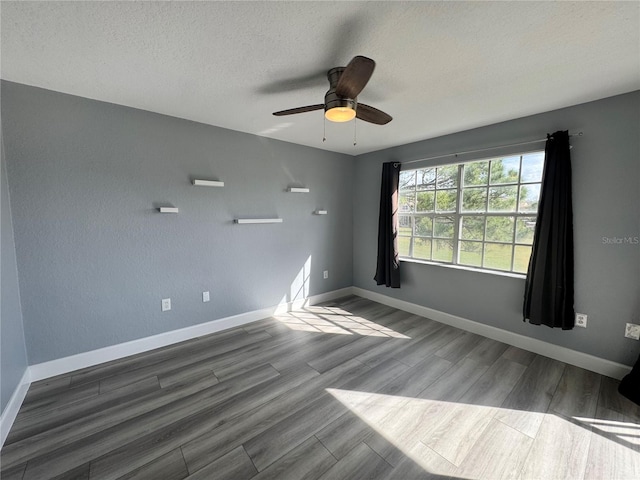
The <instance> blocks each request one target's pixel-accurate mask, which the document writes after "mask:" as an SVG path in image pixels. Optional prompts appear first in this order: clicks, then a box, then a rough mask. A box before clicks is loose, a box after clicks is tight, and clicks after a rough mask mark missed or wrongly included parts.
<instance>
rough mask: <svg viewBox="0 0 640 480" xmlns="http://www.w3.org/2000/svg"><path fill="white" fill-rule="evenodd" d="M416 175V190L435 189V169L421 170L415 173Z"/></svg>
mask: <svg viewBox="0 0 640 480" xmlns="http://www.w3.org/2000/svg"><path fill="white" fill-rule="evenodd" d="M416 174H417V175H418V179H417V188H418V189H422V190H433V189H434V188H436V169H435V168H423V169H421V170H418V171H417V172H416Z"/></svg>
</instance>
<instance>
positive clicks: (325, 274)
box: [322, 270, 329, 280]
mask: <svg viewBox="0 0 640 480" xmlns="http://www.w3.org/2000/svg"><path fill="white" fill-rule="evenodd" d="M322 278H324V279H325V280H326V279H327V278H329V270H325V271H324V272H322Z"/></svg>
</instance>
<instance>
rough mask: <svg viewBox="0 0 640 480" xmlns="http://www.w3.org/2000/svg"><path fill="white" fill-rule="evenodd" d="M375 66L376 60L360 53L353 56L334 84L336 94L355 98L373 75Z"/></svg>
mask: <svg viewBox="0 0 640 480" xmlns="http://www.w3.org/2000/svg"><path fill="white" fill-rule="evenodd" d="M375 67H376V62H374V61H373V60H371V59H370V58H367V57H362V56H360V55H358V56H357V57H353V59H352V60H351V61H350V62H349V65H347V66H346V68H345V69H344V72H342V75H340V80H338V84H337V85H336V95H338V96H340V97H343V98H356V97H357V96H358V94H359V93H360V92H361V91H362V89H363V88H364V87H365V85H366V84H367V82H368V81H369V79H370V78H371V75H373V69H374V68H375Z"/></svg>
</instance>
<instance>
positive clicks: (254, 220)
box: [234, 218, 282, 224]
mask: <svg viewBox="0 0 640 480" xmlns="http://www.w3.org/2000/svg"><path fill="white" fill-rule="evenodd" d="M234 222H235V223H243V224H244V223H282V219H281V218H236V219H235V220H234Z"/></svg>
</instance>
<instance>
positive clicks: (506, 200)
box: [489, 186, 518, 212]
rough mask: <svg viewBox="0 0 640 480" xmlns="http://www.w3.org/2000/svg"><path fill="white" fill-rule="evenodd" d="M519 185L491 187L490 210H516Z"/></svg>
mask: <svg viewBox="0 0 640 480" xmlns="http://www.w3.org/2000/svg"><path fill="white" fill-rule="evenodd" d="M517 196H518V189H517V187H515V186H513V187H490V188H489V211H490V212H515V211H516V197H517Z"/></svg>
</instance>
